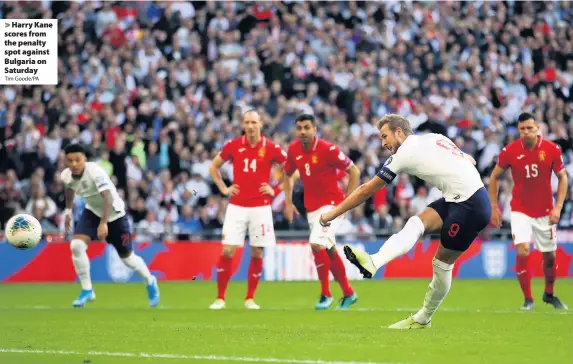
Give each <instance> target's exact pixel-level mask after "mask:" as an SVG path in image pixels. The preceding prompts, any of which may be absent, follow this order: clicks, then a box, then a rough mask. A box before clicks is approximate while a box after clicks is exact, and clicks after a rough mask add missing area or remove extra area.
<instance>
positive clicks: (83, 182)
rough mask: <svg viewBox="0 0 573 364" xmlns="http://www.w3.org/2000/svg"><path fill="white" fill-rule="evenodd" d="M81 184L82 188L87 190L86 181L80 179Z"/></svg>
mask: <svg viewBox="0 0 573 364" xmlns="http://www.w3.org/2000/svg"><path fill="white" fill-rule="evenodd" d="M81 186H82V189H84V190H87V189H88V188H89V184H88V181H82V183H81Z"/></svg>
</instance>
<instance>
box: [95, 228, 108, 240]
mask: <svg viewBox="0 0 573 364" xmlns="http://www.w3.org/2000/svg"><path fill="white" fill-rule="evenodd" d="M97 238H98V239H99V240H100V241H104V240H105V239H106V238H107V224H99V226H98V227H97Z"/></svg>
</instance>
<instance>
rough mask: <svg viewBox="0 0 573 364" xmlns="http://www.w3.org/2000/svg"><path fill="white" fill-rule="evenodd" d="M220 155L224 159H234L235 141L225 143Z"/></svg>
mask: <svg viewBox="0 0 573 364" xmlns="http://www.w3.org/2000/svg"><path fill="white" fill-rule="evenodd" d="M219 155H220V156H221V158H223V160H224V161H228V160H231V159H233V141H230V142H227V143H225V145H223V149H221V153H219Z"/></svg>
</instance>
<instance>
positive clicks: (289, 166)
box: [284, 150, 296, 175]
mask: <svg viewBox="0 0 573 364" xmlns="http://www.w3.org/2000/svg"><path fill="white" fill-rule="evenodd" d="M284 170H285V173H286V174H288V175H292V174H293V173H294V172H295V171H296V166H295V164H294V161H293V160H292V153H291V151H290V150H289V152H288V154H287V156H286V163H285V166H284Z"/></svg>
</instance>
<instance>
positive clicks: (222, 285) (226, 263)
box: [217, 256, 233, 300]
mask: <svg viewBox="0 0 573 364" xmlns="http://www.w3.org/2000/svg"><path fill="white" fill-rule="evenodd" d="M232 264H233V258H228V257H224V256H221V258H220V259H219V264H217V290H218V292H219V293H218V295H217V298H219V299H222V300H224V299H225V292H226V291H227V286H228V285H229V280H231V275H232V274H233V272H232V271H231V270H232Z"/></svg>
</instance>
